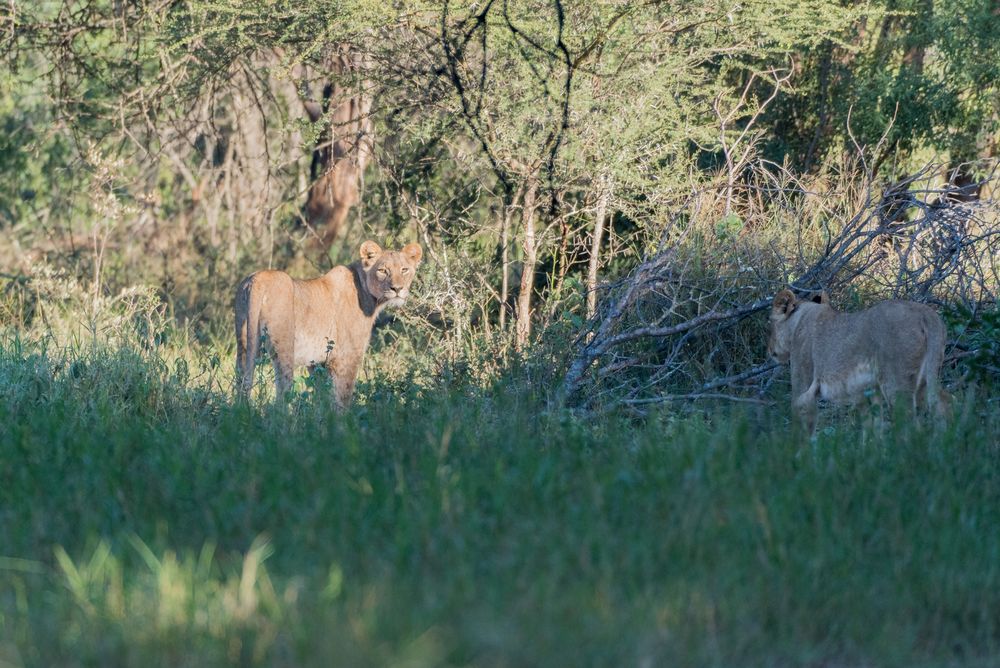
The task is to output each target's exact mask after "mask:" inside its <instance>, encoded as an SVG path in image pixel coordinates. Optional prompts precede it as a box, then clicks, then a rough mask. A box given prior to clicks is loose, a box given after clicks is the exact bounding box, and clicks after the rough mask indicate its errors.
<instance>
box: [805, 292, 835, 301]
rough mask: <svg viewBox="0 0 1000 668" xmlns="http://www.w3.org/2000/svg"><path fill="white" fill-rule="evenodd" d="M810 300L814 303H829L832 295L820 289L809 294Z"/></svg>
mask: <svg viewBox="0 0 1000 668" xmlns="http://www.w3.org/2000/svg"><path fill="white" fill-rule="evenodd" d="M809 301H811V302H812V303H813V304H829V303H830V295H828V294H826V290H820V291H819V292H814V293H812V294H811V295H809Z"/></svg>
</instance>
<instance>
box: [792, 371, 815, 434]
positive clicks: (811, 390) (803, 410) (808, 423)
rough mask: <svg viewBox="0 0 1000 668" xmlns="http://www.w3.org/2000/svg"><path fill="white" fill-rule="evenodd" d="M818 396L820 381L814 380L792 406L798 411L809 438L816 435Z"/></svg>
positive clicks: (794, 400) (793, 401)
mask: <svg viewBox="0 0 1000 668" xmlns="http://www.w3.org/2000/svg"><path fill="white" fill-rule="evenodd" d="M818 396H819V383H817V382H816V381H815V380H814V381H813V382H812V383H810V385H809V387H808V388H807V389H806V391H805V392H803V393H802V394H800V395H799V396H797V397H795V399H793V400H792V408H794V409H795V411H796V412H797V413H798V415H799V422H800V424H801V425H802V429H803V430H804V432H805V434H806V436H808V437H809V438H812V437H813V436H815V435H816V415H817V411H818V408H817V406H816V399H817V398H818Z"/></svg>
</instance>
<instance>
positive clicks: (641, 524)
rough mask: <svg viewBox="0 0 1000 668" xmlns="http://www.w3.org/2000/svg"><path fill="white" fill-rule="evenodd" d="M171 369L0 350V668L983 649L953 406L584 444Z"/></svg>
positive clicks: (848, 658)
mask: <svg viewBox="0 0 1000 668" xmlns="http://www.w3.org/2000/svg"><path fill="white" fill-rule="evenodd" d="M219 352H220V354H223V355H224V352H225V351H219ZM188 357H191V354H190V351H188ZM193 357H194V358H195V359H206V360H207V359H211V357H212V354H211V353H210V352H208V351H200V352H198V354H195V355H194V356H193ZM176 359H181V356H177V357H176V358H175V359H174V360H173V361H170V360H164V359H163V358H162V357H161V356H160V354H159V353H156V352H149V351H144V350H141V349H132V348H130V347H129V346H125V345H114V346H103V345H97V344H95V345H94V346H92V347H82V348H77V349H74V350H70V351H68V352H66V351H62V350H56V349H54V348H51V347H49V348H46V347H45V346H43V345H41V344H37V343H26V342H23V341H20V340H18V339H9V338H8V339H5V340H3V342H2V343H0V461H2V462H3V465H2V466H0V659H2V660H3V661H5V662H7V663H13V664H15V665H16V664H22V663H23V664H26V665H116V664H131V665H172V666H173V665H192V666H194V665H197V666H201V665H221V664H241V665H323V666H326V665H350V666H357V665H519V666H520V665H635V664H641V665H697V666H702V665H717V666H760V665H815V666H820V665H822V666H855V665H879V666H897V665H898V666H938V665H991V664H992V663H993V662H994V661H995V659H996V656H997V651H998V649H1000V648H998V644H1000V567H998V564H1000V560H998V555H1000V459H998V456H997V455H998V448H997V442H996V436H995V435H996V433H998V431H997V429H998V427H1000V424H998V422H997V419H996V417H995V416H994V415H986V416H985V417H984V414H983V413H982V412H981V411H977V410H975V407H976V405H977V404H976V400H975V397H968V400H967V401H966V403H965V407H964V409H963V410H960V411H959V412H958V414H957V415H956V417H955V418H954V419H953V420H952V421H951V422H949V423H948V424H939V425H925V424H922V423H921V422H920V421H918V420H909V419H899V420H896V421H895V422H894V423H893V426H892V427H890V428H888V429H887V430H886V431H884V432H883V433H879V432H871V431H867V430H865V429H864V428H863V427H858V426H854V425H853V424H851V423H849V422H833V423H830V425H829V428H828V429H827V431H826V432H825V433H823V434H821V436H820V438H819V439H818V440H817V441H816V442H815V443H812V444H806V443H802V442H800V441H797V440H796V439H794V438H791V437H790V436H789V434H788V427H787V421H786V419H785V416H784V415H783V411H778V410H773V411H772V410H771V409H763V410H762V411H759V412H742V411H738V410H733V409H727V408H724V407H720V408H718V409H717V410H714V411H712V412H711V413H709V414H707V416H706V415H702V416H691V417H677V416H676V415H675V414H672V413H670V412H668V411H666V410H665V411H663V412H661V413H655V414H652V415H651V416H649V417H648V418H647V419H645V420H643V421H641V422H636V421H634V420H631V419H629V418H627V417H625V416H619V415H614V414H608V415H605V416H602V417H601V418H600V419H599V420H595V419H593V418H588V417H587V416H582V415H576V414H573V413H570V412H564V411H562V410H558V409H551V408H549V407H547V404H546V402H545V400H544V399H545V390H544V388H542V389H539V390H536V391H530V390H526V389H524V383H523V382H521V381H520V379H517V378H515V379H508V380H509V382H508V381H505V380H503V379H501V380H500V381H497V385H496V386H493V387H486V388H477V387H474V386H471V385H465V386H461V385H455V384H453V385H451V386H447V385H445V384H440V385H437V386H425V387H422V388H421V387H418V386H416V385H410V386H406V385H404V384H399V386H393V387H392V388H391V390H390V389H386V390H381V389H378V388H377V387H376V386H373V385H371V384H369V386H368V387H367V388H362V390H363V395H362V397H361V398H360V399H361V400H360V402H359V405H358V406H357V407H356V408H355V409H354V410H352V411H350V412H347V413H345V414H342V415H338V414H336V413H334V412H332V411H331V410H330V409H329V404H328V402H327V401H325V399H324V398H323V397H322V396H312V395H308V394H307V395H304V396H301V397H299V398H296V399H293V400H292V401H291V402H290V403H287V404H278V405H274V404H261V405H247V404H241V403H234V402H233V401H232V400H231V398H230V396H229V394H228V393H227V392H225V391H222V390H220V389H219V388H220V387H221V385H222V384H221V383H220V382H219V381H218V379H213V378H214V376H213V375H212V374H213V371H212V368H211V364H207V365H206V367H205V368H204V369H202V368H197V365H193V366H192V367H190V368H188V367H182V366H181V365H179V364H178V363H177V362H176ZM182 369H183V370H182ZM507 388H515V389H509V390H508V389H507ZM313 394H316V395H321V394H322V392H321V391H318V392H315V393H313Z"/></svg>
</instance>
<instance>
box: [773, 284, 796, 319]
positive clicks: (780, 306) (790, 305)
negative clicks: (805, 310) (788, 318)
mask: <svg viewBox="0 0 1000 668" xmlns="http://www.w3.org/2000/svg"><path fill="white" fill-rule="evenodd" d="M794 310H795V293H793V292H792V291H791V290H789V289H788V288H785V289H784V290H782V291H781V292H779V293H778V294H777V295H775V297H774V304H772V305H771V311H772V312H773V313H782V314H784V315H788V314H790V313H791V312H792V311H794Z"/></svg>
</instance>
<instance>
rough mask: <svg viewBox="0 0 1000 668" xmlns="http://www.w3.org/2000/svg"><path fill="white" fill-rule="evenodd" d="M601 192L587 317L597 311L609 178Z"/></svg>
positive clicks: (593, 247) (598, 201) (588, 274)
mask: <svg viewBox="0 0 1000 668" xmlns="http://www.w3.org/2000/svg"><path fill="white" fill-rule="evenodd" d="M600 188H601V192H600V194H599V195H598V198H599V199H598V200H597V217H596V219H595V220H594V236H593V237H592V238H591V240H590V264H589V265H588V266H587V319H588V320H590V319H591V318H593V317H594V314H595V313H596V312H597V269H598V267H599V266H600V256H601V239H602V238H603V237H604V218H605V216H606V215H607V212H608V200H609V199H610V198H611V186H610V183H609V179H608V178H607V177H603V178H602V179H601V185H600Z"/></svg>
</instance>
